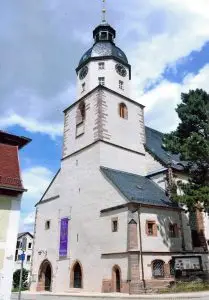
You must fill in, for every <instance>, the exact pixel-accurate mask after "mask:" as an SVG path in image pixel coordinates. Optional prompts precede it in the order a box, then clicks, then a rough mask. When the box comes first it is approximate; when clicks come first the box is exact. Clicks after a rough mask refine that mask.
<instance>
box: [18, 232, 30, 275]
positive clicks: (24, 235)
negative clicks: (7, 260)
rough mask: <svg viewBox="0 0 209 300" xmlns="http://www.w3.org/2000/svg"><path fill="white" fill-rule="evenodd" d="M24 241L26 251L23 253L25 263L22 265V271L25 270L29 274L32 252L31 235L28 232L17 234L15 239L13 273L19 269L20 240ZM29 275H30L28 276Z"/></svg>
mask: <svg viewBox="0 0 209 300" xmlns="http://www.w3.org/2000/svg"><path fill="white" fill-rule="evenodd" d="M23 238H25V239H26V241H27V242H26V249H25V251H24V253H25V261H24V264H23V267H24V269H26V270H27V271H28V272H29V273H30V271H31V261H32V250H33V235H32V234H31V233H30V232H22V233H19V234H18V237H17V245H16V252H15V264H14V271H15V270H18V269H20V268H21V254H22V240H23ZM29 275H30V274H29Z"/></svg>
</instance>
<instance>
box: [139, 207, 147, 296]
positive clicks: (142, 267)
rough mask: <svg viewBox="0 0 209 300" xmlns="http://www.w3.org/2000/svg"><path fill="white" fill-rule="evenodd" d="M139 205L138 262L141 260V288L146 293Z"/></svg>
mask: <svg viewBox="0 0 209 300" xmlns="http://www.w3.org/2000/svg"><path fill="white" fill-rule="evenodd" d="M140 214H141V205H139V209H138V221H139V241H140V260H141V269H142V282H143V288H144V292H145V293H146V282H145V279H144V260H143V253H142V231H141V218H140Z"/></svg>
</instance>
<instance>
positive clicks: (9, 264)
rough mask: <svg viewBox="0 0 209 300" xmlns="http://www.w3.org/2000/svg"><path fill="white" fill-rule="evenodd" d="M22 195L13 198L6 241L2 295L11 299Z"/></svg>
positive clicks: (0, 292) (6, 298) (0, 291)
mask: <svg viewBox="0 0 209 300" xmlns="http://www.w3.org/2000/svg"><path fill="white" fill-rule="evenodd" d="M20 203H21V196H18V197H16V198H11V210H10V215H9V225H8V228H7V229H5V230H7V235H6V242H5V258H4V265H3V271H2V274H3V275H2V278H1V283H0V284H1V290H0V295H1V299H2V300H8V299H10V295H11V290H12V280H13V271H14V256H15V249H16V242H17V234H18V227H19V219H20Z"/></svg>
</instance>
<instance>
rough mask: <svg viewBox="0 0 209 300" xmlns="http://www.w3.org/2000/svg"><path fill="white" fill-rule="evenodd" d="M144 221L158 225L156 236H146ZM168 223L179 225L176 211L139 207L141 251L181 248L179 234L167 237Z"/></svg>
mask: <svg viewBox="0 0 209 300" xmlns="http://www.w3.org/2000/svg"><path fill="white" fill-rule="evenodd" d="M146 221H155V222H156V224H157V226H158V231H157V236H156V237H152V236H151V237H150V236H147V234H146ZM169 223H174V224H178V225H180V218H179V214H178V212H176V211H171V210H163V209H156V208H153V209H152V208H145V207H142V208H141V230H142V237H143V240H142V244H143V251H153V252H159V251H160V252H168V251H181V250H182V243H181V234H179V237H178V238H170V237H169V231H168V228H169Z"/></svg>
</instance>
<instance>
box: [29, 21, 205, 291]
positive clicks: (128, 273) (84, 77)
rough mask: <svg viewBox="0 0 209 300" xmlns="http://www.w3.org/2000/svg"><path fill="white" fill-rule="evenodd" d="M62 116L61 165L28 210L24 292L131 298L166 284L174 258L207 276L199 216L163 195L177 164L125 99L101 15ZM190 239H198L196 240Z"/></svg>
mask: <svg viewBox="0 0 209 300" xmlns="http://www.w3.org/2000/svg"><path fill="white" fill-rule="evenodd" d="M93 39H94V41H93V46H92V47H91V48H90V49H89V50H88V51H86V52H85V53H84V55H83V56H82V57H81V60H80V62H79V64H78V67H77V69H76V75H77V100H76V101H75V102H74V103H73V104H71V105H70V106H69V107H67V108H66V109H65V110H64V136H63V153H62V159H61V166H60V169H59V171H58V172H57V174H56V175H55V177H54V178H53V180H52V182H51V184H50V185H49V187H48V188H47V190H46V191H45V193H44V195H43V197H42V198H41V200H40V201H39V202H38V203H37V205H36V218H35V232H34V249H33V259H32V274H31V291H33V292H34V291H38V292H39V291H51V292H56V293H59V292H62V293H65V292H66V293H67V292H73V291H84V292H97V293H100V292H103V293H111V292H121V293H129V294H139V293H141V292H143V291H144V289H149V288H150V287H152V288H153V287H156V288H158V287H164V286H166V285H167V284H169V282H171V281H173V280H174V263H173V257H180V258H181V257H188V263H190V258H191V257H193V262H195V263H193V266H194V267H195V266H196V267H197V266H199V267H200V268H202V269H203V270H206V269H208V247H207V243H206V239H205V236H204V231H205V226H206V227H207V226H208V225H207V224H206V221H205V216H204V214H203V213H202V212H200V211H197V212H196V213H195V214H194V218H195V226H194V228H192V226H191V224H190V223H191V222H190V221H189V216H188V214H187V213H185V212H184V210H183V209H182V208H181V207H179V206H178V205H177V204H176V203H173V202H172V201H171V200H170V198H169V188H168V187H169V183H170V181H172V180H174V181H175V180H179V179H181V180H186V177H185V173H184V162H181V161H180V159H179V156H178V155H169V154H168V153H167V152H166V151H165V150H164V149H163V148H162V139H163V134H162V133H160V132H158V131H156V130H154V129H151V128H149V127H146V126H145V124H144V106H143V105H141V104H140V103H139V102H137V101H135V100H133V99H131V98H130V89H131V79H132V73H131V65H130V64H129V61H128V58H127V57H126V55H125V53H124V52H123V51H122V50H121V49H120V48H119V47H117V46H116V43H115V39H116V31H115V29H114V28H113V27H111V26H110V25H109V24H108V23H107V22H106V20H105V18H103V21H102V23H101V24H100V25H99V26H97V27H96V28H95V29H94V31H93ZM197 237H199V238H198V239H197Z"/></svg>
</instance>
